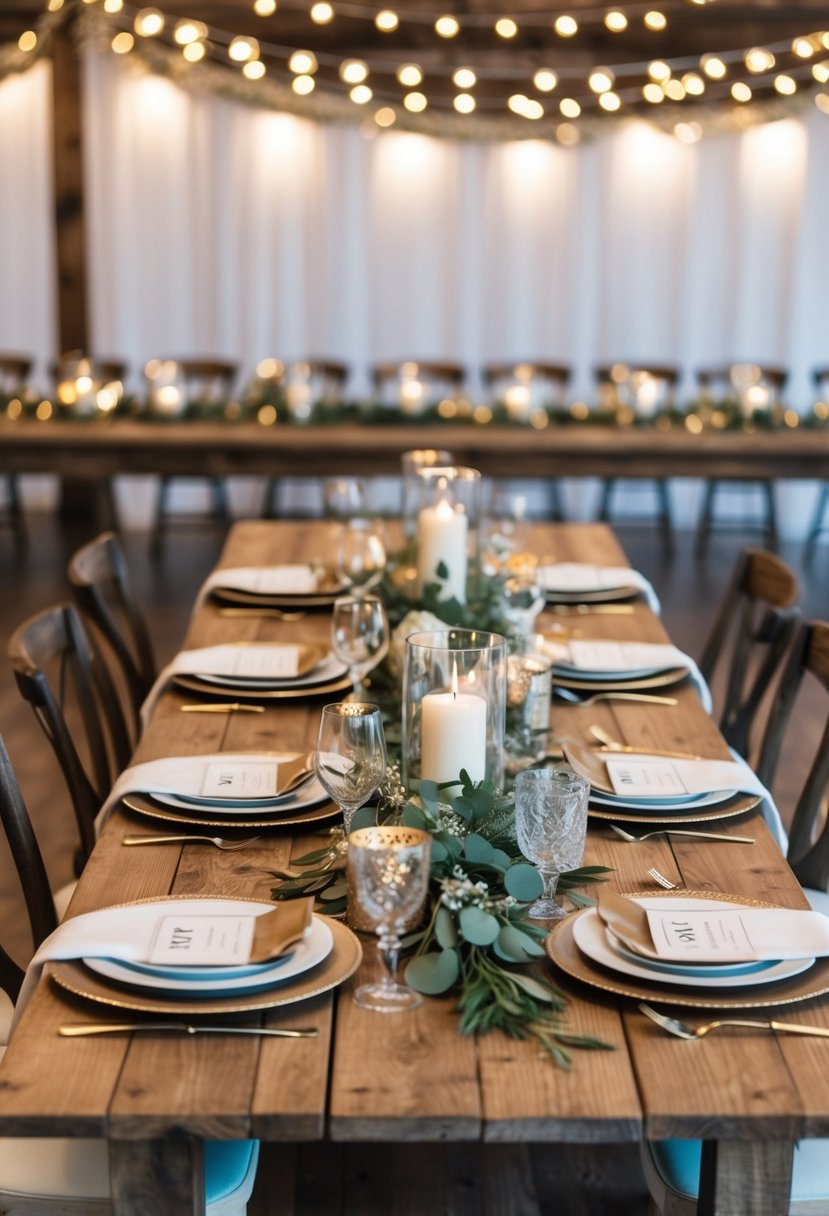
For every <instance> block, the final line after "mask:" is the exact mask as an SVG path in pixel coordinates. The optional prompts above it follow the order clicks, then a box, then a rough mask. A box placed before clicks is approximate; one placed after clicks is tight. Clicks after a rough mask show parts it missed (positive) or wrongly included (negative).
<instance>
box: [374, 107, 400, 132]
mask: <svg viewBox="0 0 829 1216" xmlns="http://www.w3.org/2000/svg"><path fill="white" fill-rule="evenodd" d="M374 121H375V122H376V123H377V126H378V127H393V126H394V124H395V123H396V122H397V115H396V114H395V112H394V110H393V109H392V108H391V106H381V107H380V109H379V110H378V111H377V113H376V114H375V115H374Z"/></svg>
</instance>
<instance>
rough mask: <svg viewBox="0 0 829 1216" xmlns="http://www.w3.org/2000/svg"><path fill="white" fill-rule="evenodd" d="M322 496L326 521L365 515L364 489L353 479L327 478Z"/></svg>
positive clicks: (359, 482) (361, 484) (360, 483)
mask: <svg viewBox="0 0 829 1216" xmlns="http://www.w3.org/2000/svg"><path fill="white" fill-rule="evenodd" d="M322 496H323V504H324V507H325V514H326V517H327V518H328V519H336V520H348V519H354V518H355V517H356V516H364V515H365V513H366V492H365V487H364V486H363V483H362V482H361V481H357V480H356V479H355V478H353V477H331V478H329V479H328V480H327V481H326V482H325V483H324V484H323V487H322Z"/></svg>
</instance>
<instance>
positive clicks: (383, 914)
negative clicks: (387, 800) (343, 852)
mask: <svg viewBox="0 0 829 1216" xmlns="http://www.w3.org/2000/svg"><path fill="white" fill-rule="evenodd" d="M431 845H432V838H431V836H430V835H429V834H428V832H421V831H419V830H418V829H417V828H407V827H376V828H361V829H360V830H359V831H357V832H353V833H352V835H351V836H350V837H349V840H348V862H347V865H348V882H349V887H350V888H351V889H352V890H353V892H354V896H355V898H356V899H357V900H358V901H359V903H360V905H361V907H362V908H363V910H364V911H365V912H366V913H367V915H368V916H369V917H370V918H371V919H372V920H374V921H375V923H376V926H377V937H378V943H377V944H378V950H379V952H380V956H381V958H382V960H383V966H384V971H383V977H382V979H381V980H380V981H379V983H371V984H361V985H360V987H359V988H358V989H357V991H356V992H355V993H354V1001H355V1003H356V1004H357V1005H360V1006H362V1008H364V1009H372V1010H374V1011H375V1012H376V1013H403V1012H405V1011H406V1010H408V1009H416V1008H417V1006H418V1005H420V1004H421V1001H422V998H421V997H420V996H419V994H418V993H417V992H415V991H414V990H413V989H411V988H409V987H408V985H406V984H401V983H400V982H399V980H398V979H397V963H398V959H399V956H400V934H401V933H402V932H403V930H404V929H405V927H406V924H407V922H410V921H411V919H412V918H413V917H415V916H417V914H418V913H419V911H420V909H421V908H422V906H423V903H424V901H425V899H426V892H427V889H428V886H429V854H430V850H431Z"/></svg>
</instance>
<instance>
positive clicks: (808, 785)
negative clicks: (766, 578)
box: [756, 621, 829, 891]
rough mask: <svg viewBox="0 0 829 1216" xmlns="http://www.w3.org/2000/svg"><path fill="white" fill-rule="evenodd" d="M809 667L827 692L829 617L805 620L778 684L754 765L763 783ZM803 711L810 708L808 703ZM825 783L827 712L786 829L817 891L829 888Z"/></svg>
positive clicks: (797, 863) (794, 857)
mask: <svg viewBox="0 0 829 1216" xmlns="http://www.w3.org/2000/svg"><path fill="white" fill-rule="evenodd" d="M809 673H810V674H811V675H812V676H814V678H815V680H817V682H818V684H819V685H820V686H821V687H822V688H823V690H824V692H826V693H829V623H827V622H825V621H807V622H804V623H803V624H802V625H801V627H800V630H799V632H798V634H797V637H796V638H795V641H794V644H793V646H792V649H791V651H790V653H789V658H788V660H787V662H786V666H785V668H784V670H783V674H782V676H781V678H780V683H779V685H778V686H777V691H776V695H775V698H774V705H773V707H772V710H771V713H770V714H769V719H768V722H767V724H766V730H765V733H764V736H763V745H762V747H761V749H760V756H759V759H758V761H757V766H756V767H757V775H758V777H759V778H760V780H761V781H762V782H763V784H764V785H765V786H767V787H768V786H770V785H772V783H773V781H774V777H775V773H776V772H777V767H778V764H779V761H780V755H781V751H782V745H783V738H784V734H785V731H786V727H787V725H789V724H790V721H791V719H792V711H793V710H794V708H795V704H796V702H797V700H798V695H799V693H800V692H801V689H802V686H803V681H804V677H805V676H806V675H807V674H809ZM808 712H809V714H810V715H813V713H814V709H813V706H812V704H811V703H810V704H809V707H808ZM827 787H829V715H827V718H826V725H825V727H824V730H823V733H822V737H821V740H820V743H819V745H818V747H817V751H816V753H815V759H814V761H813V763H812V767H811V768H810V770H809V774H808V776H807V777H806V781H805V782H804V784H803V786H802V788H801V791H800V795H799V797H798V800H797V804H796V806H795V812H794V818H793V819H792V826H791V831H790V833H789V863H790V865H791V867H792V869H793V870H794V872H795V874H796V875H797V877H798V879H799V880H800V882H801V883H803V885H804V886H808V887H817V888H818V889H820V890H822V891H826V890H829V819H826V820H825V821H824V822H823V824H822V827H820V826H819V825H820V824H821V817H822V813H823V810H824V805H825V799H826V792H827Z"/></svg>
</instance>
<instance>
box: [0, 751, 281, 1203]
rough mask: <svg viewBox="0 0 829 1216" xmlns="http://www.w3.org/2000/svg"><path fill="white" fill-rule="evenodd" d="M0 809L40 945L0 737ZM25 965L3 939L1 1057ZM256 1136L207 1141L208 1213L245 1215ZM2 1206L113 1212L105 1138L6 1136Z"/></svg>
mask: <svg viewBox="0 0 829 1216" xmlns="http://www.w3.org/2000/svg"><path fill="white" fill-rule="evenodd" d="M0 813H1V814H2V822H3V827H4V830H5V832H6V835H7V837H8V839H9V843H10V845H11V849H12V856H13V859H14V862H15V866H16V868H17V872H18V875H19V877H20V881H21V885H22V888H23V896H24V898H25V900H26V907H27V910H28V913H29V920H30V923H31V927H32V937H33V942H34V945H35V947H37V946H39V945H40V944H41V942H42V941H43V940H44V939H45V938H46V937H48V935H49V934H50V933H51V932H52V931H53V930H54V929H55V928H56V926H57V916H56V913H55V907H54V905H53V904H52V900H51V896H50V892H49V883H48V880H47V878H46V870H45V867H44V865H43V859H42V856H41V853H40V849H39V848H38V845H37V840H36V839H35V836H34V832H33V830H32V825H31V821H30V819H29V815H28V812H27V810H26V806H25V803H24V801H23V797H22V794H21V792H20V787H19V785H18V783H17V778H16V777H15V773H14V769H13V768H12V765H11V761H10V760H9V756H8V753H7V751H6V748H5V746H4V744H3V740H2V739H0ZM22 981H23V969H22V968H21V967H20V966H19V965H18V964H17V963H16V962H15V961H14V959H13V958H12V957H11V956H10V955H9V954H8V953H7V951H6V950H5V949H4V948H3V946H2V945H0V1059H2V1057H3V1055H4V1053H5V1051H6V1044H7V1043H8V1036H9V1027H10V1024H11V1015H12V1013H13V1010H14V1003H15V1002H16V1001H17V998H18V996H19V994H20V986H21V984H22ZM258 1153H259V1145H258V1142H257V1141H255V1140H239V1141H222V1142H218V1143H213V1142H208V1143H206V1144H205V1152H204V1177H205V1193H206V1198H207V1208H206V1211H207V1216H245V1212H246V1211H247V1202H248V1199H249V1198H250V1194H251V1191H252V1189H253V1183H254V1179H255V1176H256V1165H257V1160H258ZM0 1212H3V1213H11V1214H13V1216H17V1214H18V1213H19V1214H20V1216H23V1214H24V1213H26V1214H27V1216H55V1214H56V1213H58V1212H60V1214H61V1216H71V1214H72V1213H75V1214H76V1216H111V1213H112V1203H111V1201H110V1184H109V1159H108V1149H107V1142H106V1140H102V1139H90V1138H86V1137H80V1138H78V1139H72V1140H66V1139H42V1138H32V1137H20V1138H17V1137H0Z"/></svg>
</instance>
